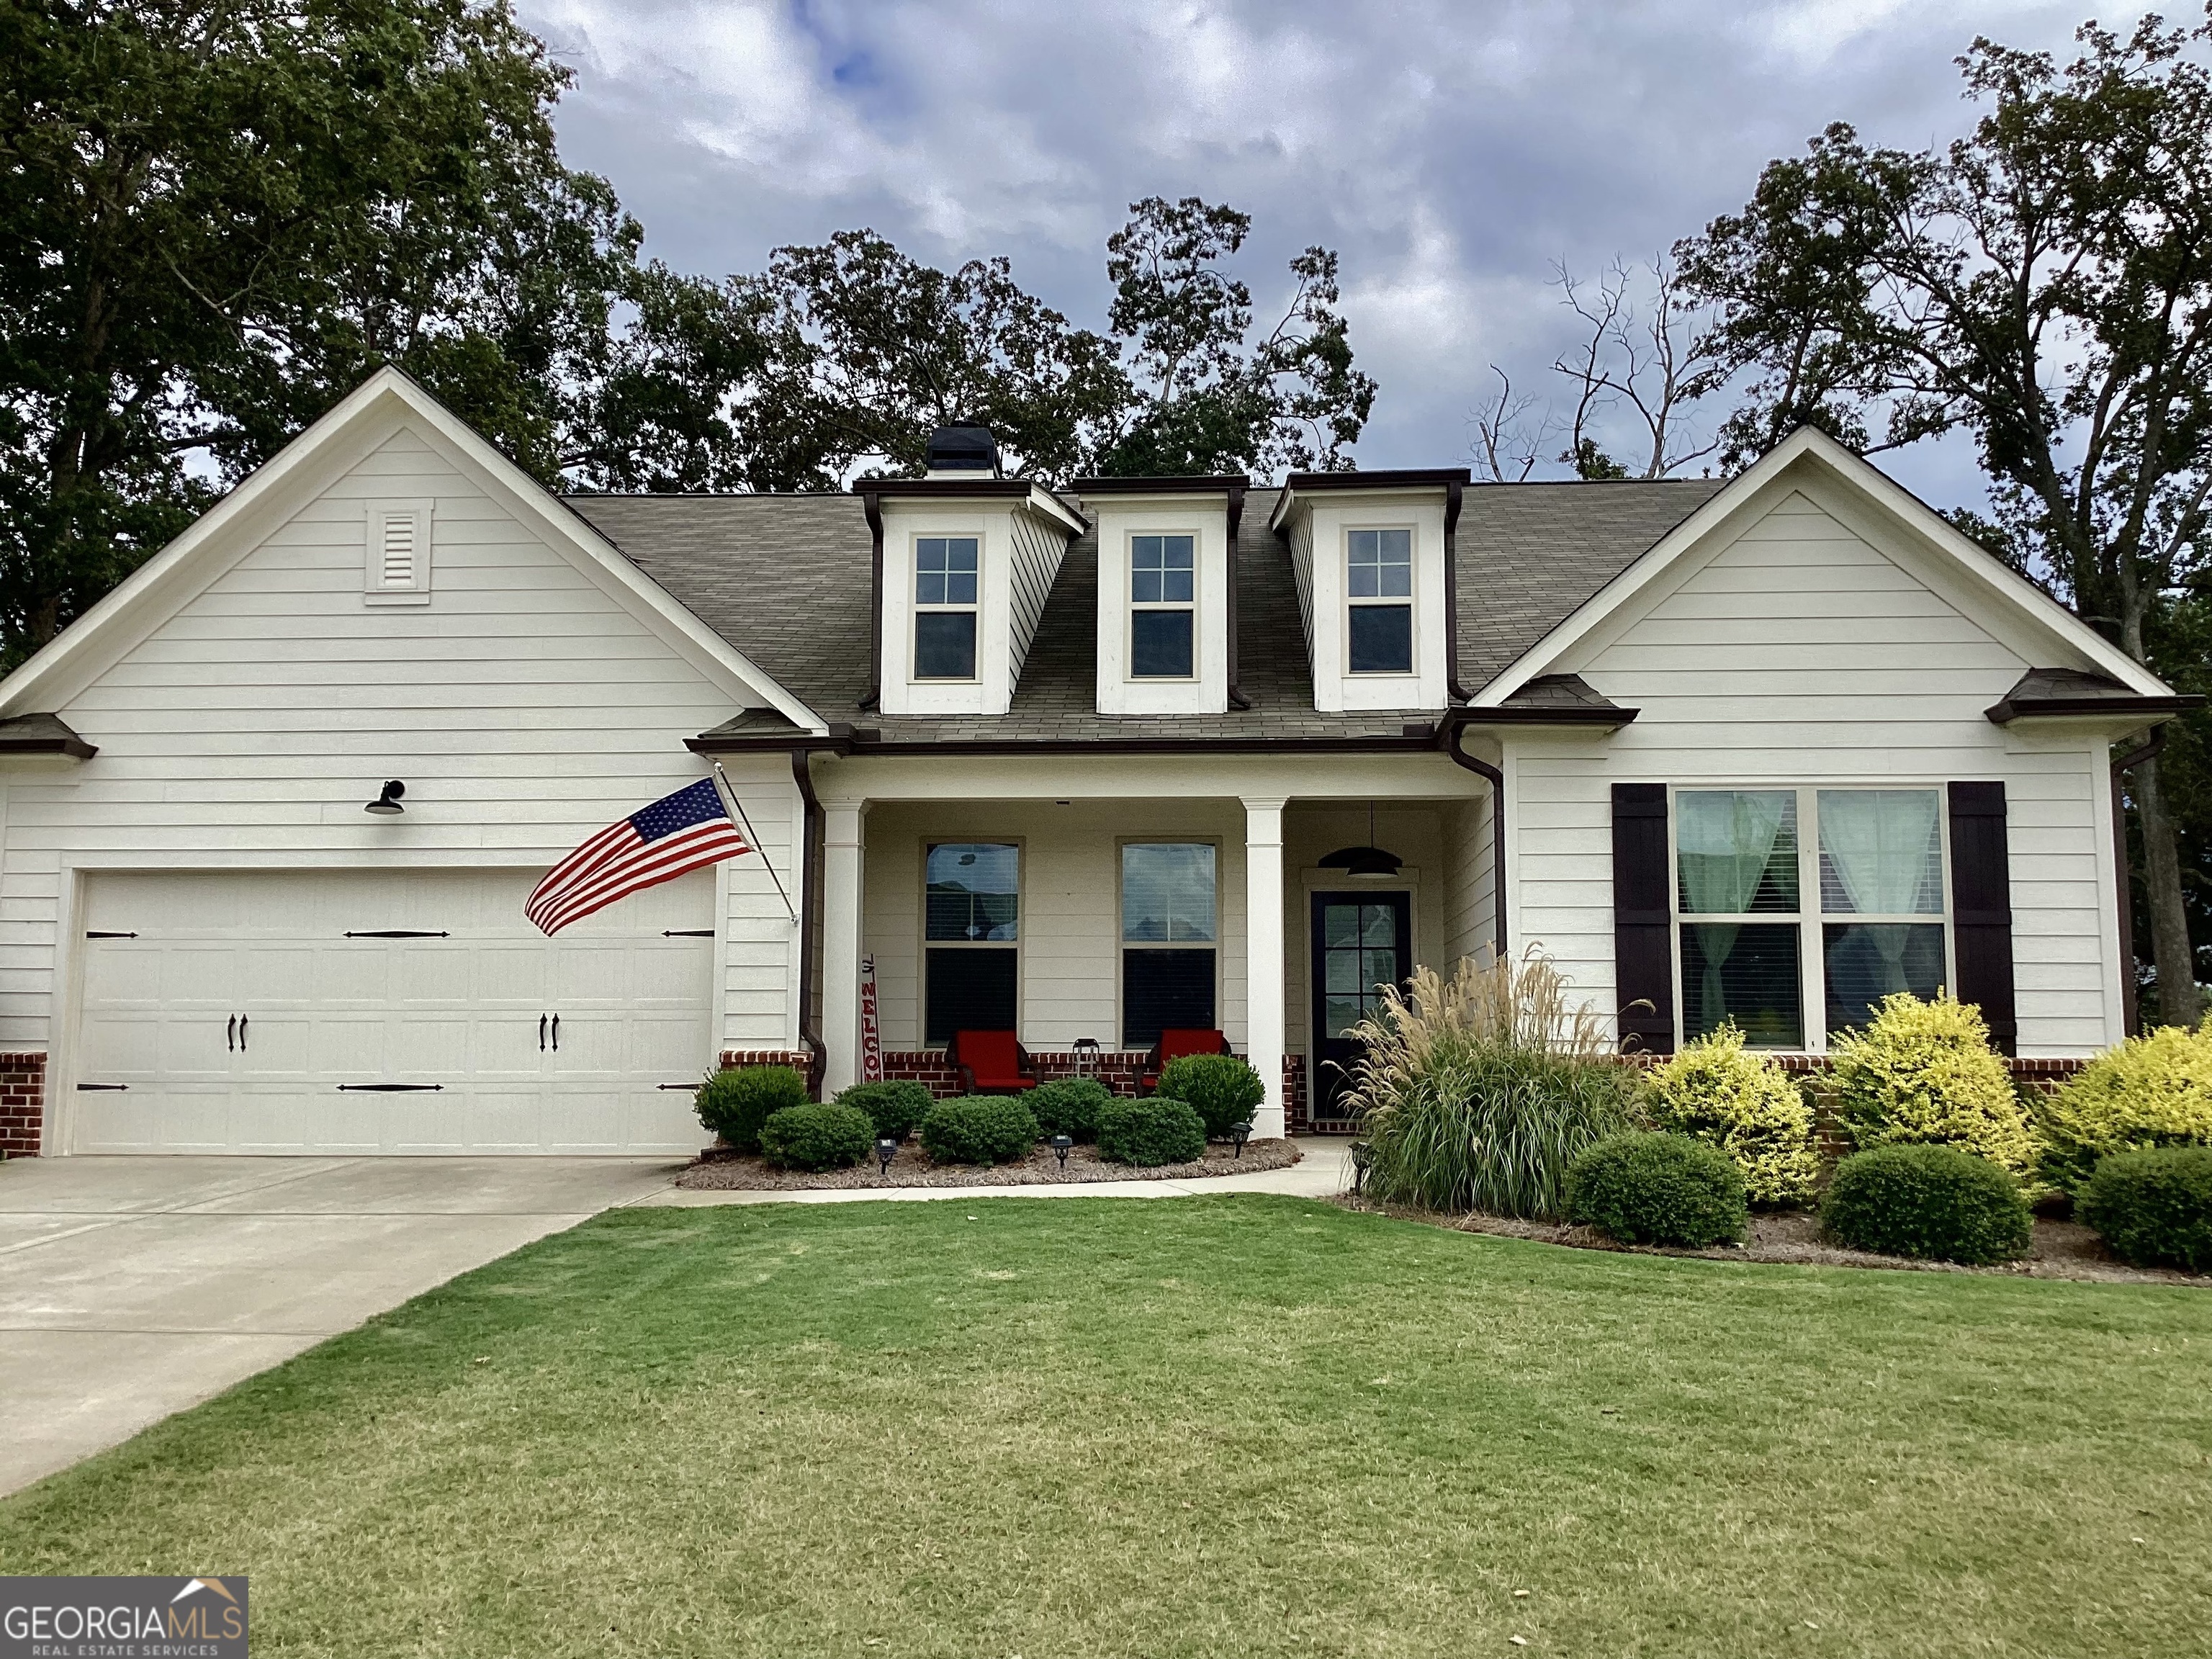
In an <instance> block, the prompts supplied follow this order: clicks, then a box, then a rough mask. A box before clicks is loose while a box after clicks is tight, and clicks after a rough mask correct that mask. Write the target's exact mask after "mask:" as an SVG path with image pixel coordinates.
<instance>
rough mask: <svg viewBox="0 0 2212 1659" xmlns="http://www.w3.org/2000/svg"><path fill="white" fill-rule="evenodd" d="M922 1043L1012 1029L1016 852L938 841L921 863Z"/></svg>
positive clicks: (998, 846)
mask: <svg viewBox="0 0 2212 1659" xmlns="http://www.w3.org/2000/svg"><path fill="white" fill-rule="evenodd" d="M924 863H925V866H926V867H925V872H924V876H923V884H924V896H923V900H922V912H923V914H922V938H923V940H924V944H923V946H922V972H923V979H924V985H923V991H922V1007H923V1012H922V1041H923V1042H926V1043H928V1044H930V1045H932V1046H933V1047H934V1046H936V1045H939V1044H941V1043H945V1042H951V1040H952V1034H953V1033H954V1032H955V1031H1011V1030H1014V1011H1015V1004H1016V982H1017V977H1018V963H1019V959H1020V958H1019V946H1018V944H1017V941H1018V939H1019V937H1020V933H1021V872H1022V866H1021V849H1020V848H1017V847H1012V846H1007V845H1005V844H1003V843H1000V842H938V843H936V844H934V845H933V846H932V847H930V848H929V849H928V851H927V854H925V858H924Z"/></svg>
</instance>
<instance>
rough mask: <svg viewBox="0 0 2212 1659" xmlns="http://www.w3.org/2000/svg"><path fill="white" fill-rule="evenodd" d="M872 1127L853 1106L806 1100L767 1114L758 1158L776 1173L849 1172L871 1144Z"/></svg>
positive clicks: (861, 1112) (864, 1114)
mask: <svg viewBox="0 0 2212 1659" xmlns="http://www.w3.org/2000/svg"><path fill="white" fill-rule="evenodd" d="M875 1139H876V1126H875V1124H874V1123H873V1122H872V1121H870V1119H869V1117H868V1115H867V1114H866V1112H864V1111H862V1110H861V1109H860V1108H859V1107H857V1106H846V1105H842V1104H841V1103H838V1102H836V1101H819V1102H817V1101H809V1102H808V1103H806V1104H805V1105H804V1106H787V1107H785V1108H784V1109H782V1110H781V1111H777V1112H770V1113H769V1115H768V1121H767V1122H765V1123H763V1124H762V1125H761V1132H760V1146H761V1156H762V1157H763V1158H766V1159H767V1160H768V1161H769V1163H770V1164H774V1165H775V1167H776V1168H777V1169H779V1170H849V1169H851V1168H852V1167H853V1166H854V1164H858V1163H859V1162H860V1160H861V1159H862V1158H866V1157H867V1155H868V1152H869V1151H870V1149H871V1148H872V1147H873V1146H874V1145H875Z"/></svg>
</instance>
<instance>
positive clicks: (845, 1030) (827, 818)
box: [801, 801, 866, 1097]
mask: <svg viewBox="0 0 2212 1659" xmlns="http://www.w3.org/2000/svg"><path fill="white" fill-rule="evenodd" d="M861 811H862V806H861V803H860V802H859V801H828V802H825V803H823V823H822V829H823V835H822V1046H823V1048H825V1049H827V1050H828V1054H826V1055H825V1057H824V1061H823V1070H822V1092H823V1096H824V1097H829V1096H830V1095H834V1094H836V1092H837V1091H839V1090H840V1089H843V1088H847V1087H849V1086H850V1085H853V1084H854V1083H857V1082H859V1081H860V914H861V903H860V887H861V876H862V871H863V856H862V855H863V854H864V852H865V849H866V840H865V832H864V831H863V830H862V829H861ZM801 994H802V995H803V994H804V992H803V991H802V993H801Z"/></svg>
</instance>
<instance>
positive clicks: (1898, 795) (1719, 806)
mask: <svg viewBox="0 0 2212 1659" xmlns="http://www.w3.org/2000/svg"><path fill="white" fill-rule="evenodd" d="M1673 817H1674V872H1675V878H1674V905H1675V913H1676V915H1675V921H1676V927H1675V934H1676V939H1677V950H1678V957H1677V960H1678V965H1679V971H1680V981H1679V984H1680V1003H1679V1006H1680V1008H1681V1010H1682V1030H1683V1035H1684V1036H1692V1037H1694V1036H1703V1035H1704V1034H1705V1033H1706V1032H1709V1031H1711V1030H1716V1029H1717V1027H1719V1026H1720V1025H1721V1024H1723V1023H1724V1022H1729V1021H1733V1022H1734V1023H1735V1025H1736V1026H1737V1028H1738V1029H1740V1030H1741V1031H1742V1032H1743V1033H1744V1035H1745V1036H1746V1037H1747V1039H1748V1040H1749V1041H1750V1042H1753V1043H1754V1044H1756V1045H1759V1046H1760V1047H1765V1048H1807V1047H1809V1046H1823V1045H1824V1044H1825V1041H1826V1038H1827V1037H1830V1036H1835V1035H1838V1034H1839V1033H1841V1032H1842V1031H1844V1030H1847V1029H1849V1028H1851V1027H1854V1026H1857V1025H1861V1024H1864V1023H1865V1022H1866V1021H1867V1019H1868V1018H1870V1017H1871V1015H1872V1012H1873V1010H1874V1008H1875V1005H1876V1004H1877V1003H1879V1002H1880V1001H1881V999H1882V998H1883V997H1885V996H1887V995H1888V994H1891V993H1892V992H1895V991H1911V992H1912V993H1913V994H1916V995H1917V996H1922V997H1932V996H1934V995H1935V994H1936V993H1937V992H1938V991H1939V990H1940V989H1941V988H1942V987H1943V986H1944V985H1945V984H1946V983H1947V982H1948V977H1949V975H1948V971H1947V963H1948V935H1947V928H1946V925H1945V923H1946V908H1945V907H1946V902H1947V900H1946V894H1947V891H1948V888H1947V884H1946V882H1945V880H1944V872H1943V822H1942V818H1943V815H1942V795H1941V793H1940V792H1938V791H1937V790H1935V789H1932V788H1930V789H1680V790H1677V791H1676V792H1675V794H1674V814H1673ZM1808 985H1810V986H1812V987H1816V992H1815V994H1814V995H1812V996H1810V997H1808V995H1807V994H1806V987H1808Z"/></svg>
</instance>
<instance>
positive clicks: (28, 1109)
mask: <svg viewBox="0 0 2212 1659" xmlns="http://www.w3.org/2000/svg"><path fill="white" fill-rule="evenodd" d="M45 1124H46V1056H45V1055H44V1054H0V1154H4V1155H5V1156H7V1157H9V1158H36V1157H37V1156H38V1155H39V1150H40V1144H41V1139H42V1135H43V1133H44V1129H45Z"/></svg>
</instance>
